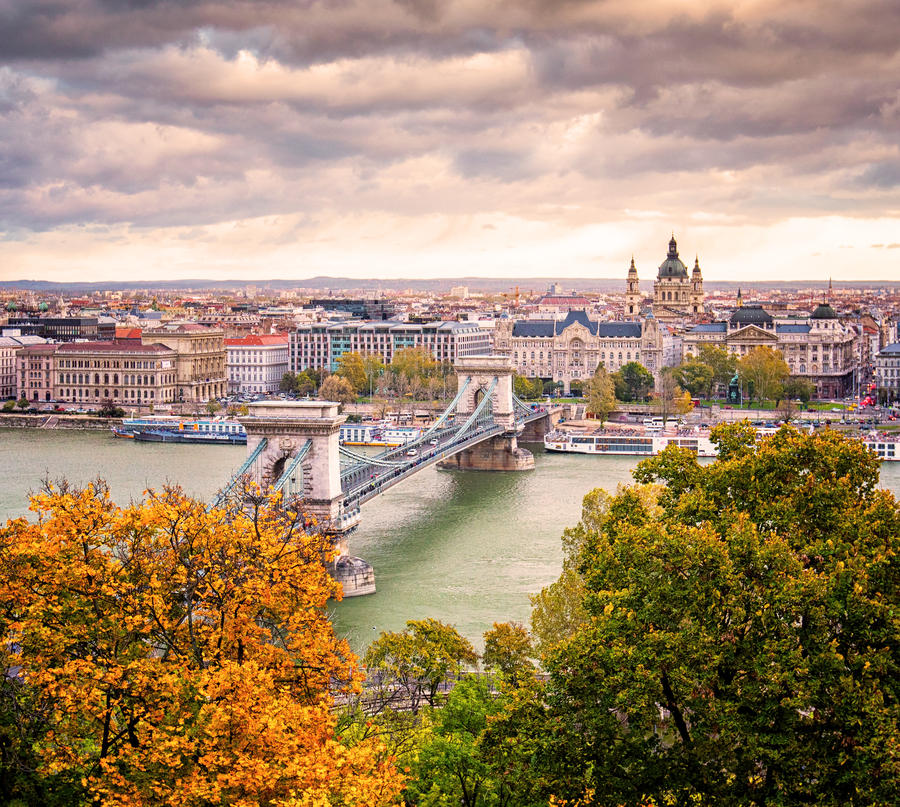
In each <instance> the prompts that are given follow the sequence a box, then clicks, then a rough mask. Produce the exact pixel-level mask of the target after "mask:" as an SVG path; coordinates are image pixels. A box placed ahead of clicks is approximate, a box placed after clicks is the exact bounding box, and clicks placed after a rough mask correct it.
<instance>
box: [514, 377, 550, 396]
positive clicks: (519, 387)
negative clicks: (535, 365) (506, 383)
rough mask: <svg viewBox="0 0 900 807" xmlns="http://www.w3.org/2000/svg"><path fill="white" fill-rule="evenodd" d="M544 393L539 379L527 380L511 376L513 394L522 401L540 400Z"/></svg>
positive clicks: (542, 384) (542, 383)
mask: <svg viewBox="0 0 900 807" xmlns="http://www.w3.org/2000/svg"><path fill="white" fill-rule="evenodd" d="M543 391H544V382H543V381H541V379H540V378H534V379H529V378H526V377H525V376H523V375H514V376H513V392H515V394H516V395H518V396H519V397H520V398H522V399H523V400H526V401H528V400H532V399H534V398H540V396H541V394H542V393H543Z"/></svg>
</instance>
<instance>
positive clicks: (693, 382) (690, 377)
mask: <svg viewBox="0 0 900 807" xmlns="http://www.w3.org/2000/svg"><path fill="white" fill-rule="evenodd" d="M673 372H674V375H675V380H676V381H677V382H678V384H679V385H680V386H681V387H683V388H684V389H686V390H687V391H688V392H689V393H691V395H692V396H693V397H694V398H705V397H709V396H710V395H711V394H712V386H713V369H712V367H710V366H709V365H708V364H706V363H705V362H702V361H700V360H699V359H688V360H687V361H684V362H682V363H681V364H680V365H678V367H676V368H675V370H674V371H673Z"/></svg>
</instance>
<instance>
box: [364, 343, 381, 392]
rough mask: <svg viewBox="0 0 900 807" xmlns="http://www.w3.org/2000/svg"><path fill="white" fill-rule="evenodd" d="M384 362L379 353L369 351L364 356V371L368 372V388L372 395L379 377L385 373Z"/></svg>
mask: <svg viewBox="0 0 900 807" xmlns="http://www.w3.org/2000/svg"><path fill="white" fill-rule="evenodd" d="M384 370H385V367H384V362H383V361H382V360H381V356H379V355H378V354H377V353H367V354H365V355H364V356H363V371H364V372H365V374H366V390H367V391H368V393H369V394H370V395H371V394H372V393H373V392H374V391H375V388H376V386H377V383H378V379H379V378H380V377H381V376H382V374H383V373H384Z"/></svg>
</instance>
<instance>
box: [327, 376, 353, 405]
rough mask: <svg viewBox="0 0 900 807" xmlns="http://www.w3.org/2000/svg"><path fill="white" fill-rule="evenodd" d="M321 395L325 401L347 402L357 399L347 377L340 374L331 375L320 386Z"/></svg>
mask: <svg viewBox="0 0 900 807" xmlns="http://www.w3.org/2000/svg"><path fill="white" fill-rule="evenodd" d="M319 397H320V398H321V399H322V400H323V401H337V402H338V403H342V404H346V403H351V402H352V401H355V400H356V393H354V392H353V387H352V386H351V384H350V382H349V381H347V379H346V378H342V377H341V376H339V375H330V376H328V378H326V379H325V380H324V381H323V382H322V386H321V387H319Z"/></svg>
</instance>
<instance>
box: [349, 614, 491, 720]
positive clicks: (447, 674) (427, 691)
mask: <svg viewBox="0 0 900 807" xmlns="http://www.w3.org/2000/svg"><path fill="white" fill-rule="evenodd" d="M477 661H478V655H477V654H476V653H475V649H474V648H473V647H472V645H471V644H470V642H469V641H468V639H465V638H464V637H463V636H461V635H460V634H459V632H458V631H457V630H456V628H454V627H453V626H452V625H445V624H444V623H443V622H439V621H438V620H436V619H411V620H410V621H409V622H407V623H406V628H405V629H404V630H403V631H400V632H399V633H398V632H395V631H385V632H384V633H382V634H381V636H379V637H378V638H377V639H376V640H375V641H374V642H372V644H371V645H369V649H368V650H367V651H366V655H365V658H364V661H363V663H364V664H365V666H366V668H367V669H368V670H369V671H370V673H371V672H372V671H377V672H378V673H379V675H380V680H381V683H382V686H383V688H384V689H385V690H386V692H387V699H388V700H391V701H393V702H395V703H399V704H401V706H403V707H406V708H410V709H412V710H413V711H417V710H418V709H419V708H420V707H421V706H422V704H424V703H427V704H428V705H429V706H434V705H435V704H436V703H437V699H438V693H439V692H440V688H441V685H442V684H444V683H445V682H447V681H450V680H451V679H453V678H456V677H457V676H458V675H459V674H460V672H461V671H462V670H463V669H464V668H465V667H466V666H474V665H475V663H476V662H477Z"/></svg>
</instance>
